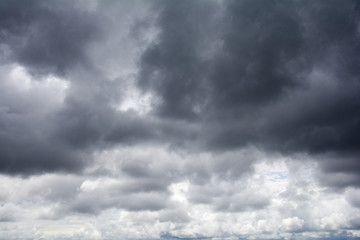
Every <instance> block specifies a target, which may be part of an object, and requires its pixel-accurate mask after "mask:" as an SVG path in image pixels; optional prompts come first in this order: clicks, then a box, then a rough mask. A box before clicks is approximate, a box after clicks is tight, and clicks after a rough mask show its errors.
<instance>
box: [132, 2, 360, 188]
mask: <svg viewBox="0 0 360 240" xmlns="http://www.w3.org/2000/svg"><path fill="white" fill-rule="evenodd" d="M159 5H160V7H161V11H160V17H159V19H158V26H159V28H160V30H161V32H160V34H159V38H158V39H157V41H155V42H154V44H153V45H152V46H150V47H149V48H148V49H147V50H146V51H145V52H144V54H143V56H142V59H141V64H140V67H141V72H140V80H139V84H140V86H141V87H142V88H143V89H145V90H150V91H152V92H153V93H155V94H157V96H159V97H160V99H161V101H160V104H159V105H158V107H157V110H155V111H154V113H155V114H157V115H158V116H161V117H165V118H170V119H178V120H179V119H182V120H190V119H198V120H197V121H198V122H199V123H200V124H201V126H202V131H203V132H202V134H201V139H202V140H203V142H204V146H206V148H207V149H208V150H211V151H213V150H220V151H222V150H224V149H235V148H241V147H244V146H248V145H256V146H258V147H261V148H265V149H268V150H270V151H274V150H275V151H280V152H282V153H286V154H293V153H296V152H305V153H309V154H310V155H313V154H314V155H315V156H325V155H327V154H330V153H331V154H335V155H337V157H336V158H333V157H332V158H329V159H330V160H329V161H328V160H327V159H325V160H324V161H323V162H322V161H320V166H321V167H322V168H323V169H322V171H323V172H328V171H330V172H331V171H335V172H337V173H345V174H346V173H351V172H354V171H355V172H357V171H358V169H359V164H358V162H359V160H358V157H352V156H357V155H358V154H359V150H358V149H360V148H359V147H360V142H359V139H360V138H359V137H358V136H357V132H359V126H360V112H359V109H360V99H359V98H360V97H359V96H360V95H359V94H358V93H359V92H360V91H359V90H360V82H359V79H358V77H359V72H358V71H359V70H358V69H359V68H358V66H357V65H358V62H359V47H360V45H359V42H360V41H359V40H360V39H359V37H360V36H359V34H358V24H359V12H358V11H359V4H358V3H357V2H356V1H343V2H341V3H340V2H337V1H317V2H312V1H291V2H281V1H224V2H221V3H209V2H206V3H205V2H201V1H196V2H195V3H194V2H190V1H189V2H187V1H181V3H180V2H179V3H178V2H176V3H175V2H165V3H163V2H160V4H159ZM200 5H201V7H199V6H200ZM203 5H209V6H211V7H208V8H207V9H210V10H206V11H205V10H204V8H205V7H203ZM214 9H216V11H214ZM214 12H216V13H217V14H214ZM349 156H350V157H349ZM325 158H326V157H325ZM334 159H335V160H334ZM338 166H341V167H338ZM349 184H350V183H349ZM354 184H355V185H358V184H359V181H358V180H354V182H352V183H351V184H350V185H354ZM344 186H347V184H346V183H345V184H344Z"/></svg>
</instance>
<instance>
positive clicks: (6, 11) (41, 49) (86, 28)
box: [0, 0, 99, 74]
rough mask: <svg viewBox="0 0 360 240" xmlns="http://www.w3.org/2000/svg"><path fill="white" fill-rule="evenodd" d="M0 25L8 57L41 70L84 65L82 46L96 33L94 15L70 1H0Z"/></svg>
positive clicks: (62, 72) (32, 68) (33, 70)
mask: <svg viewBox="0 0 360 240" xmlns="http://www.w3.org/2000/svg"><path fill="white" fill-rule="evenodd" d="M0 28H1V34H0V41H1V43H2V44H5V46H7V47H8V49H9V55H10V58H11V60H13V61H17V62H19V63H21V64H23V65H25V66H27V67H29V68H30V70H31V71H32V72H34V73H41V74H43V73H55V74H64V73H65V72H66V70H67V69H68V68H72V67H74V65H78V64H82V65H85V66H86V64H88V62H87V60H86V56H85V53H84V48H86V46H87V45H88V43H89V42H90V41H91V40H93V39H94V38H96V37H97V36H99V28H98V21H97V20H96V15H94V13H91V12H89V11H87V10H86V9H82V8H81V6H80V5H79V4H78V6H77V5H76V4H75V2H73V1H63V2H61V3H57V2H51V1H21V0H15V1H11V0H5V1H1V3H0Z"/></svg>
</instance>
